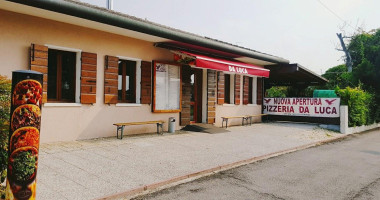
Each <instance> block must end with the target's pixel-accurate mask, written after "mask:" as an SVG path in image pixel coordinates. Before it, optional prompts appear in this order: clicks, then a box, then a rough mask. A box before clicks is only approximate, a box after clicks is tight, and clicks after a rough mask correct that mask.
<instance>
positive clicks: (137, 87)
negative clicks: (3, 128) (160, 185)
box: [0, 0, 288, 143]
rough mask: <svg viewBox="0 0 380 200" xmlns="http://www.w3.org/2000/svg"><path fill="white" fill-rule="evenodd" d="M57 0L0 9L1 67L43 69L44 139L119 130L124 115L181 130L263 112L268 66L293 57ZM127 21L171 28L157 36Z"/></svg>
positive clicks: (4, 70)
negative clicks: (172, 124) (172, 121)
mask: <svg viewBox="0 0 380 200" xmlns="http://www.w3.org/2000/svg"><path fill="white" fill-rule="evenodd" d="M57 2H58V3H59V5H60V6H61V7H57V6H55V7H54V5H53V4H54V2H53V3H51V2H50V3H49V2H44V1H32V2H26V3H19V2H18V1H6V2H4V3H2V5H1V6H0V27H1V28H0V35H1V37H0V44H1V46H0V61H1V67H0V74H2V75H6V76H8V77H11V73H12V71H15V70H26V69H31V70H35V71H39V72H41V73H43V74H44V84H43V91H44V99H43V103H44V104H43V106H42V123H41V142H43V143H46V142H56V141H72V140H78V139H89V138H98V137H108V136H114V135H115V132H116V127H114V126H113V124H114V123H119V122H134V121H150V120H164V121H167V120H168V119H169V118H170V117H174V118H175V119H176V127H177V129H179V128H180V127H181V126H185V125H188V124H190V123H209V124H214V125H216V126H221V124H222V122H221V117H222V116H237V115H248V114H250V115H254V114H260V113H261V110H262V109H261V104H262V98H263V96H262V94H263V91H262V90H263V79H264V78H267V77H269V73H270V72H269V70H268V69H265V68H264V67H263V66H264V65H267V64H278V63H286V62H288V61H286V60H285V59H281V58H278V57H275V56H271V55H267V54H262V53H258V52H256V51H254V50H248V49H245V48H242V47H237V46H234V45H231V44H227V43H224V42H220V41H215V40H211V39H207V38H203V37H200V36H194V35H193V34H190V33H186V32H182V31H178V30H175V29H170V28H167V27H163V26H160V25H157V24H154V23H151V22H146V21H144V20H140V19H135V18H132V17H128V16H125V15H122V14H120V13H114V12H112V11H107V10H105V9H102V8H97V7H93V6H90V5H87V4H82V3H78V2H75V1H67V0H66V1H57ZM57 2H56V3H57ZM61 9H62V10H61ZM70 9H77V10H76V12H74V11H71V10H70ZM91 13H95V14H93V15H90V14H91ZM96 14H98V15H96ZM82 15H83V16H85V17H83V16H82ZM102 16H103V17H104V19H106V18H107V17H108V18H109V19H110V22H108V21H106V20H103V18H101V17H102ZM112 20H114V21H112ZM117 20H121V21H117ZM133 20H135V21H133ZM131 21H132V22H131ZM118 23H119V24H118ZM126 23H129V24H133V23H139V24H140V25H139V26H143V25H146V26H147V27H148V28H147V30H151V29H152V27H153V28H156V29H165V30H164V31H163V33H162V35H160V33H156V32H154V31H152V32H149V31H146V30H145V29H142V28H141V27H134V26H131V28H126V27H124V24H126ZM165 31H166V32H165ZM169 32H170V33H171V32H174V33H173V35H174V36H170V35H168V33H169ZM180 36H181V37H180ZM194 37H195V38H194ZM177 38H178V39H177ZM187 39H188V40H187ZM199 40H202V41H203V40H204V42H203V43H202V42H201V43H197V41H199ZM213 45H214V46H213ZM254 120H255V121H260V119H259V118H257V119H254ZM229 123H231V125H234V124H241V121H240V120H236V121H234V120H232V121H230V122H229ZM167 125H168V123H165V125H164V129H166V130H167ZM155 129H156V127H154V126H130V127H126V129H125V130H124V131H125V133H126V134H139V133H147V132H154V131H155Z"/></svg>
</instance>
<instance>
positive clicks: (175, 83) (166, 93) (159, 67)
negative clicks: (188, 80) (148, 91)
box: [153, 62, 181, 112]
mask: <svg viewBox="0 0 380 200" xmlns="http://www.w3.org/2000/svg"><path fill="white" fill-rule="evenodd" d="M153 90H154V93H153V112H180V110H181V68H180V66H178V65H174V64H168V63H163V62H154V82H153Z"/></svg>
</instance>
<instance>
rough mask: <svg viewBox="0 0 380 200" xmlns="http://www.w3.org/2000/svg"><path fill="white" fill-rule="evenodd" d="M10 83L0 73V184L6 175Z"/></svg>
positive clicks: (1, 191)
mask: <svg viewBox="0 0 380 200" xmlns="http://www.w3.org/2000/svg"><path fill="white" fill-rule="evenodd" d="M11 85H12V83H11V81H10V80H9V79H7V77H5V76H1V75H0V184H1V183H3V182H4V181H5V178H6V175H7V171H6V169H7V166H8V165H7V163H8V135H9V117H10V116H9V115H10V102H11V95H10V94H11ZM4 195H5V194H4V188H3V186H2V185H0V198H4Z"/></svg>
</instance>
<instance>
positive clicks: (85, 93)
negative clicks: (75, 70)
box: [80, 52, 97, 104]
mask: <svg viewBox="0 0 380 200" xmlns="http://www.w3.org/2000/svg"><path fill="white" fill-rule="evenodd" d="M81 60H82V65H81V81H80V102H81V103H83V104H91V103H96V69H97V55H96V54H95V53H87V52H82V55H81Z"/></svg>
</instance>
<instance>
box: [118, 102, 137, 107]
mask: <svg viewBox="0 0 380 200" xmlns="http://www.w3.org/2000/svg"><path fill="white" fill-rule="evenodd" d="M116 107H141V104H139V103H117V104H116Z"/></svg>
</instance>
